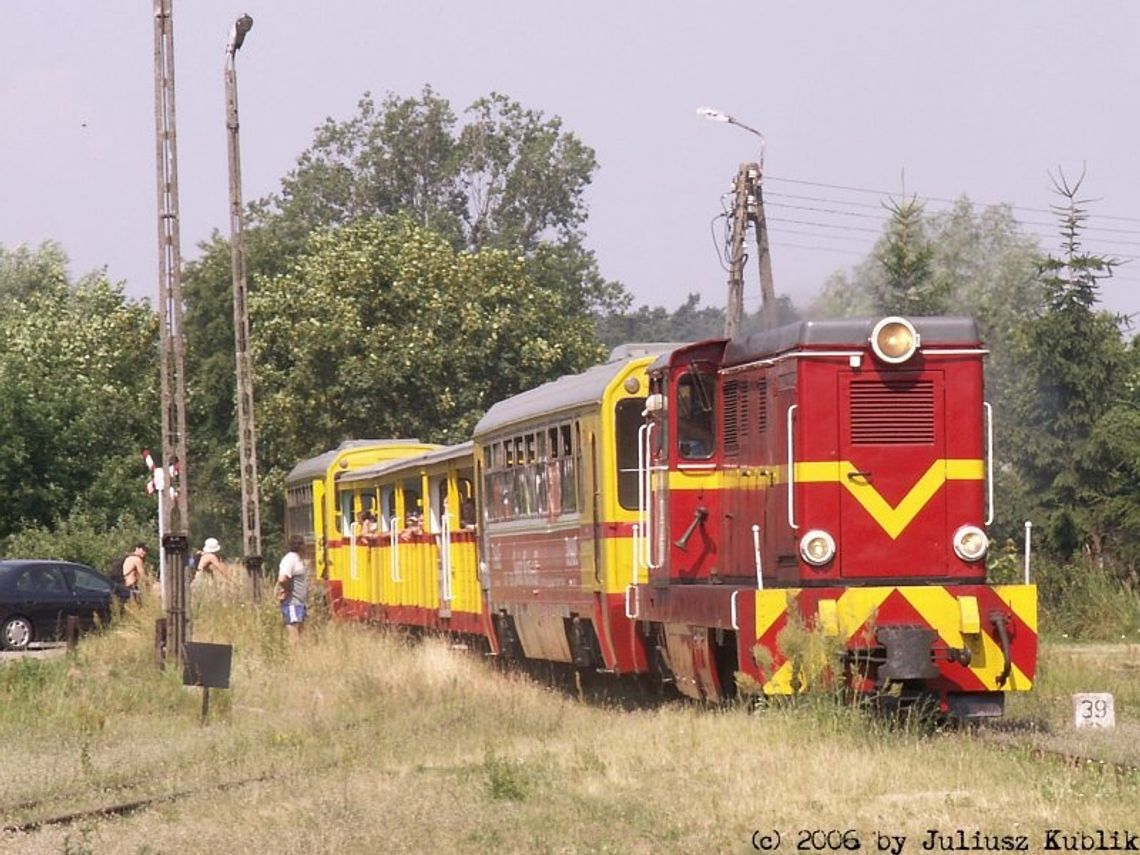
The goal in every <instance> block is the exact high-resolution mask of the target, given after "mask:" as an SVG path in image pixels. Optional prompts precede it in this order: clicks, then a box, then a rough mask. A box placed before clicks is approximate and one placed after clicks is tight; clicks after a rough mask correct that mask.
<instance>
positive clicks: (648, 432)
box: [637, 422, 661, 570]
mask: <svg viewBox="0 0 1140 855" xmlns="http://www.w3.org/2000/svg"><path fill="white" fill-rule="evenodd" d="M654 426H655V425H654V424H653V423H652V422H648V423H646V424H643V425H642V426H641V427H638V429H637V434H638V440H640V441H638V443H637V473H638V477H640V479H641V484H642V488H643V489H642V496H640V497H638V502H637V504H638V512H640V511H641V510H642V508H644V515H640V516H638V522H643V523H644V528H643V529H642V531H641V541H642V544H643V547H642V559H643V563H644V564H645V567H646V568H648V569H650V570H657V569H658V568H659V567H661V557H660V556H659V555H657V552H655V548H657V546H658V544H657V537H655V536H654V532H653V515H654V512H655V508H654V506H653V466H652V457H653V454H652V446H653V427H654ZM643 431H644V433H643Z"/></svg>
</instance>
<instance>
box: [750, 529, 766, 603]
mask: <svg viewBox="0 0 1140 855" xmlns="http://www.w3.org/2000/svg"><path fill="white" fill-rule="evenodd" d="M752 555H753V556H754V557H755V559H756V589H757V590H758V591H763V590H764V573H763V567H762V565H761V558H760V526H759V525H755V524H754V525H753V526H752Z"/></svg>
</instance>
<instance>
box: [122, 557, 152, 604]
mask: <svg viewBox="0 0 1140 855" xmlns="http://www.w3.org/2000/svg"><path fill="white" fill-rule="evenodd" d="M146 553H147V548H146V544H145V543H142V542H139V543H136V544H135V548H134V549H133V550H132V551H131V553H130V554H129V555H127V557H126V558H124V559H123V585H124V586H125V587H126V589H127V590H128V591H130V592H131V599H133V600H134V601H135V602H136V603H142V583H143V582H145V581H149V577H148V576H147V572H146V563H145V561H144V559H145V558H146Z"/></svg>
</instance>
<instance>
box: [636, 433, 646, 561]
mask: <svg viewBox="0 0 1140 855" xmlns="http://www.w3.org/2000/svg"><path fill="white" fill-rule="evenodd" d="M648 431H649V424H648V422H647V423H646V424H643V425H641V427H639V428H638V429H637V525H635V526H634V527H633V568H634V579H635V580H636V579H637V564H638V562H639V561H642V560H644V562H645V564H646V566H648V564H649V550H648V549H647V548H646V546H645V545H644V544H642V542H641V534H642V533H643V532H644V533H648V531H649V526H648V523H647V520H648V514H649V466H648V458H647V457H646V451H647V449H648V447H649V445H648V442H647V441H646V438H645V435H646V433H648Z"/></svg>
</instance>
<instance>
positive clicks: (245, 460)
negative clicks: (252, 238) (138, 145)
mask: <svg viewBox="0 0 1140 855" xmlns="http://www.w3.org/2000/svg"><path fill="white" fill-rule="evenodd" d="M252 27H253V19H252V18H251V17H250V16H249V15H242V16H241V17H240V18H238V19H237V21H235V22H234V26H233V28H232V29H231V30H230V39H229V43H228V44H227V45H226V73H225V77H226V130H227V131H228V134H227V139H228V141H229V164H230V253H231V266H232V269H233V291H234V351H235V360H236V362H237V416H238V458H239V462H240V466H241V535H242V548H243V549H244V551H245V557H246V561H247V565H248V563H249V559H250V558H251V557H260V555H261V500H260V496H259V490H258V483H257V431H256V428H255V425H254V419H253V359H252V358H251V356H250V352H249V312H248V310H247V307H246V270H245V233H244V228H243V222H242V202H241V146H240V143H239V139H238V96H237V69H236V63H235V55H236V54H237V52H238V50H239V49H240V48H241V46H242V43H243V42H244V41H245V36H246V34H247V33H248V32H249V31H250V29H251V28H252Z"/></svg>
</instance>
